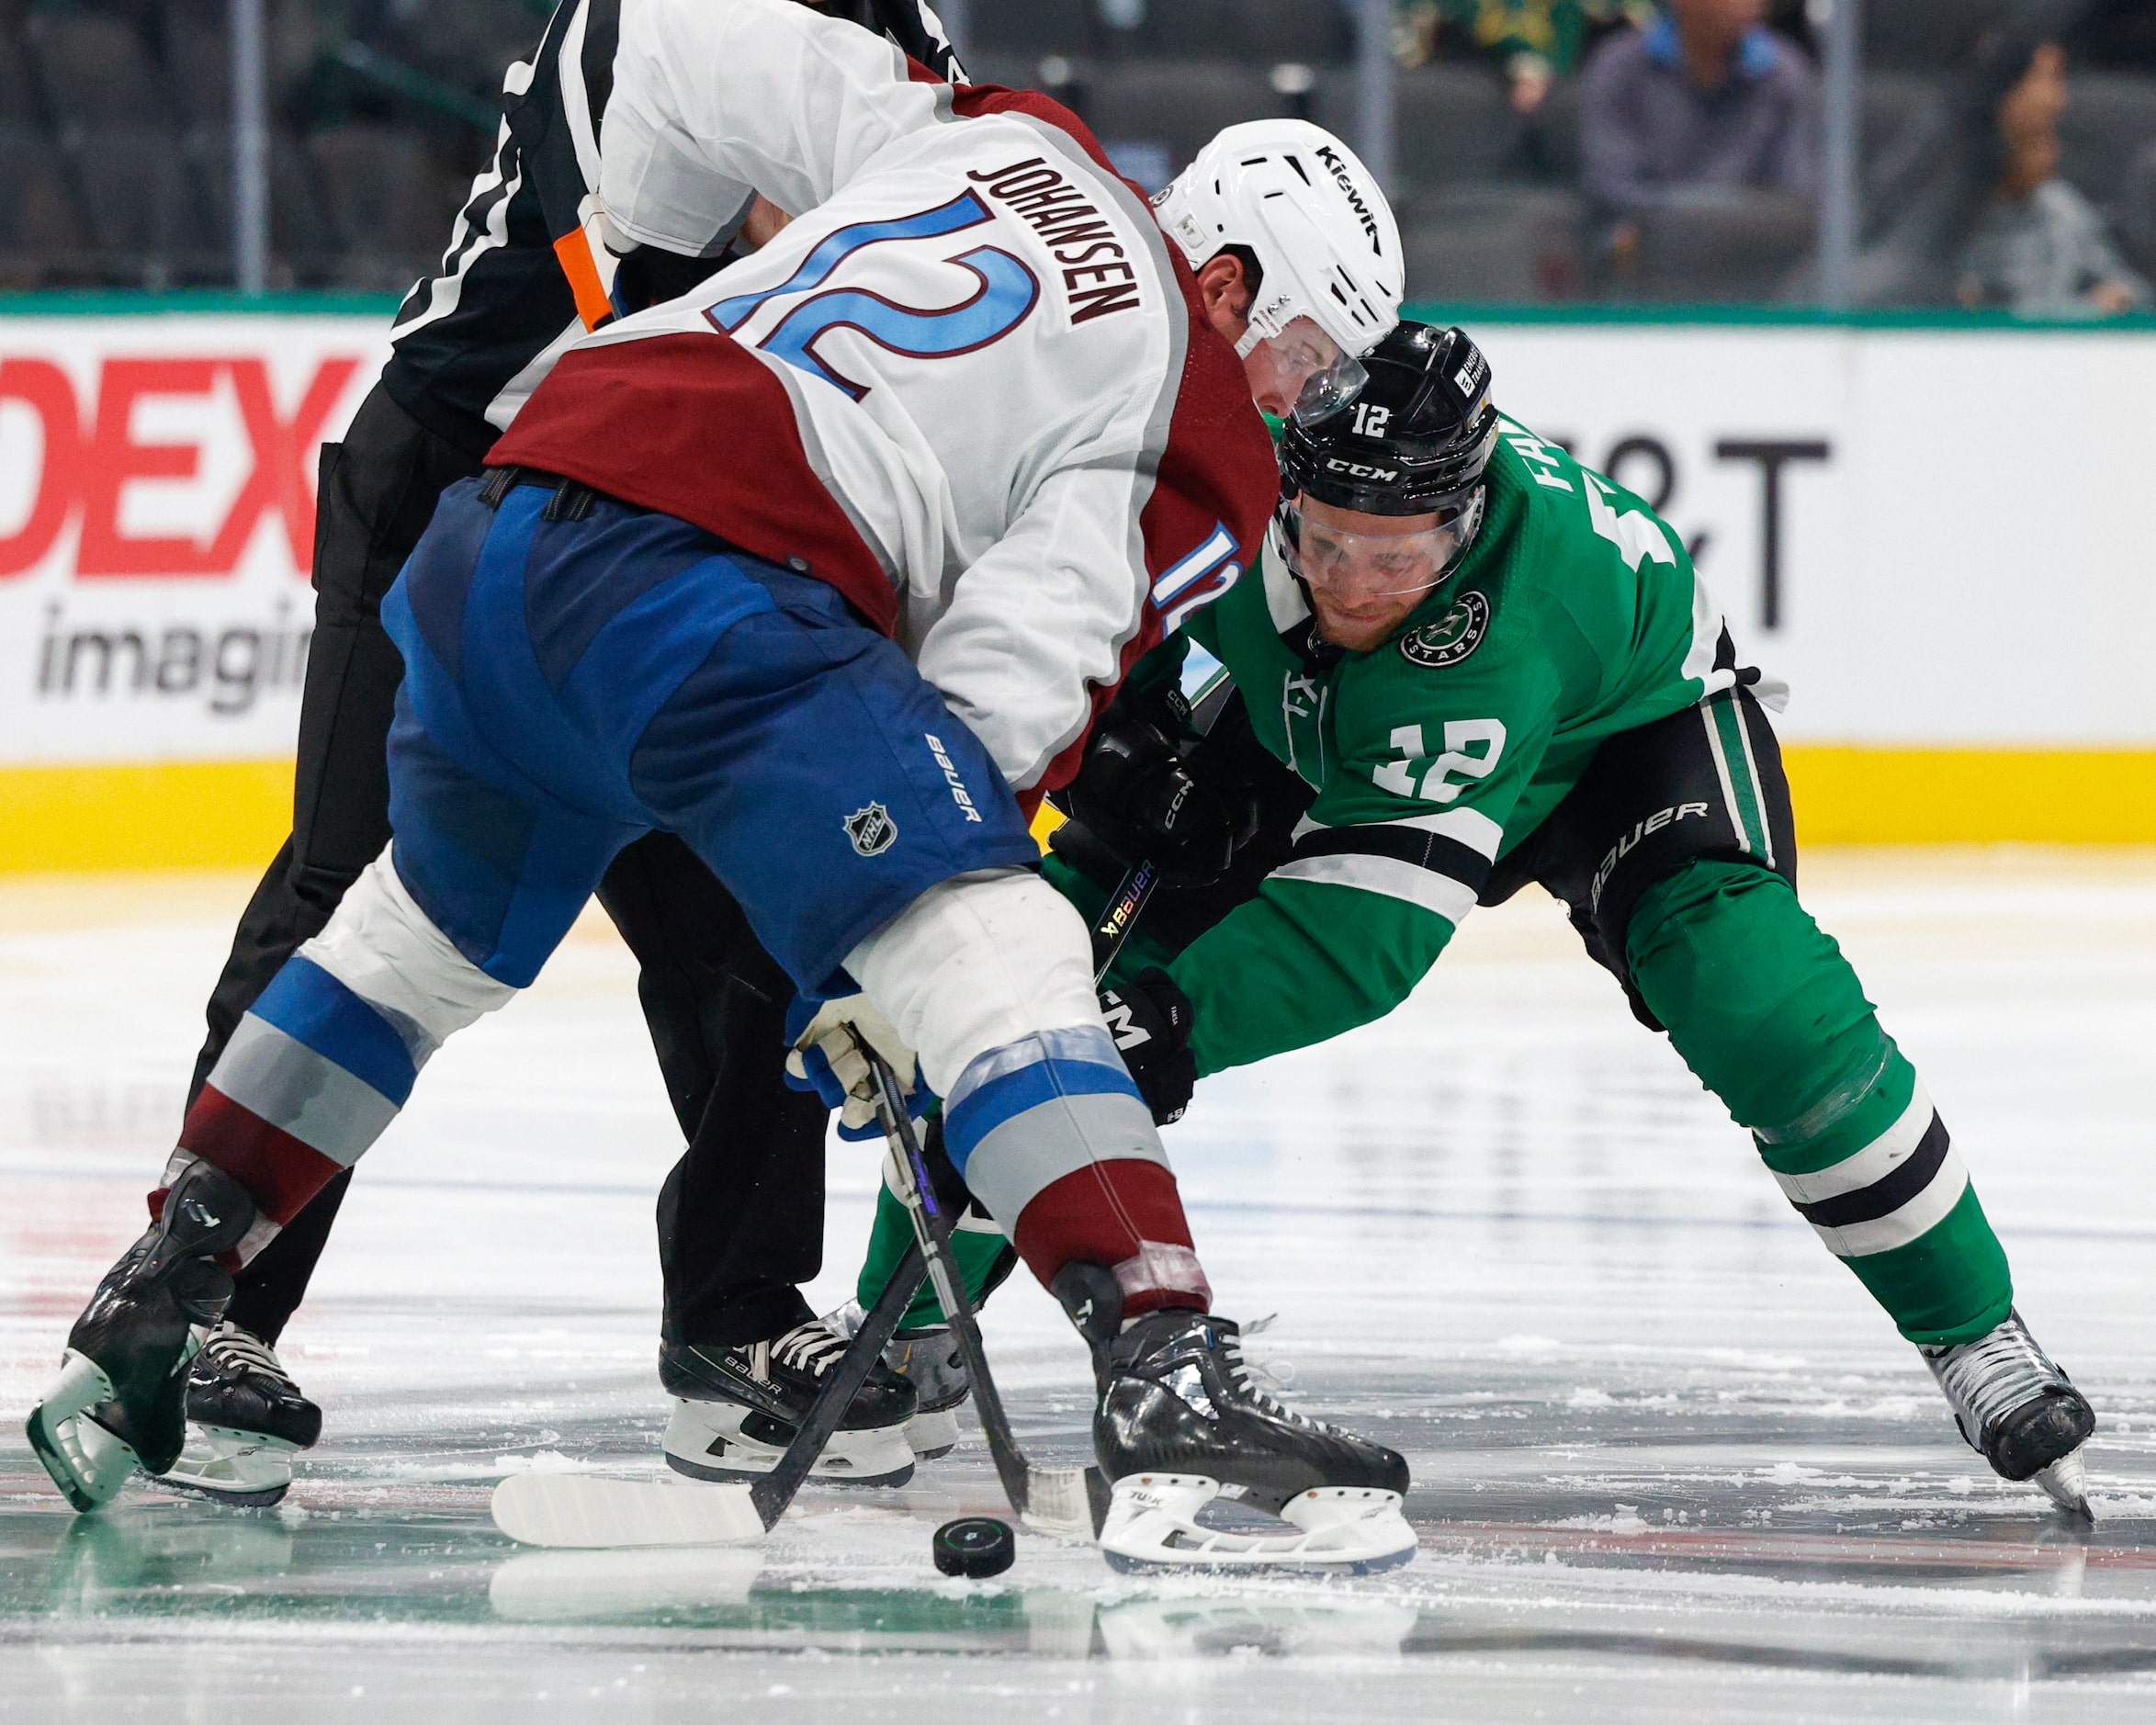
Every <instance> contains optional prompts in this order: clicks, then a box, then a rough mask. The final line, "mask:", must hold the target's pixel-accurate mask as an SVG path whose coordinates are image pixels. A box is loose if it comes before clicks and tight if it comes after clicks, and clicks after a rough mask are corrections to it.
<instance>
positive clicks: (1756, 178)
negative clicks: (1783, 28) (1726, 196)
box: [1580, 0, 1821, 275]
mask: <svg viewBox="0 0 2156 1725" xmlns="http://www.w3.org/2000/svg"><path fill="white" fill-rule="evenodd" d="M1766 10H1767V7H1766V0H1663V6H1662V9H1661V12H1660V14H1659V15H1658V16H1657V17H1655V18H1654V21H1653V22H1652V23H1650V24H1649V25H1648V27H1647V28H1645V29H1638V30H1624V31H1620V32H1619V33H1618V34H1616V35H1614V36H1612V37H1610V38H1609V39H1607V40H1605V41H1604V42H1602V43H1601V44H1600V45H1599V46H1598V47H1597V48H1596V50H1595V51H1594V52H1593V53H1592V54H1591V55H1590V56H1589V57H1588V60H1587V68H1586V76H1585V79H1584V81H1583V85H1582V89H1581V97H1580V174H1581V179H1582V181H1583V190H1584V191H1585V192H1586V198H1587V202H1588V205H1589V207H1590V209H1592V211H1593V213H1594V215H1595V217H1596V219H1597V221H1598V222H1599V223H1600V224H1601V228H1602V238H1603V242H1604V243H1605V245H1606V246H1607V247H1608V254H1609V261H1610V262H1611V264H1612V265H1614V266H1615V268H1616V270H1617V271H1618V273H1619V274H1620V275H1622V274H1625V273H1628V272H1629V270H1630V269H1631V265H1632V264H1633V263H1634V261H1635V260H1636V258H1637V254H1638V249H1639V229H1638V226H1637V225H1636V224H1637V220H1638V218H1639V217H1641V216H1642V215H1643V214H1645V213H1646V212H1647V211H1649V210H1651V209H1654V208H1655V207H1656V206H1657V205H1659V204H1661V203H1664V202H1665V201H1666V200H1668V199H1669V198H1670V197H1672V196H1673V195H1676V194H1680V193H1681V192H1682V191H1683V190H1684V189H1685V188H1688V187H1692V186H1729V187H1740V188H1749V189H1753V190H1757V191H1774V192H1791V193H1795V194H1798V195H1799V196H1800V197H1808V198H1809V197H1817V196H1818V190H1819V164H1820V147H1821V145H1820V96H1819V80H1818V77H1817V74H1816V73H1814V72H1813V70H1812V65H1811V63H1810V62H1808V61H1806V59H1805V58H1804V56H1803V54H1802V53H1801V52H1800V51H1798V50H1797V49H1796V48H1795V47H1794V46H1793V45H1792V44H1791V43H1789V41H1788V40H1786V39H1783V38H1781V37H1778V36H1777V35H1776V34H1775V33H1774V32H1773V31H1771V30H1769V29H1768V28H1767V27H1766V25H1765V23H1764V22H1763V21H1762V20H1763V19H1764V18H1765V17H1766Z"/></svg>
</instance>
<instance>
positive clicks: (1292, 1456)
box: [1056, 1265, 1415, 1574]
mask: <svg viewBox="0 0 2156 1725" xmlns="http://www.w3.org/2000/svg"><path fill="white" fill-rule="evenodd" d="M1073 1269H1076V1270H1078V1271H1079V1272H1080V1274H1079V1275H1078V1277H1073V1276H1072V1270H1073ZM1087 1284H1090V1286H1088V1285H1087ZM1056 1292H1057V1294H1058V1296H1059V1297H1061V1298H1063V1300H1064V1303H1065V1306H1066V1308H1067V1309H1069V1310H1071V1311H1072V1313H1073V1315H1074V1316H1077V1317H1078V1320H1079V1327H1080V1328H1081V1329H1085V1330H1087V1331H1088V1332H1089V1334H1091V1335H1092V1336H1095V1337H1096V1338H1098V1337H1099V1336H1101V1332H1102V1331H1103V1330H1106V1329H1112V1324H1111V1323H1109V1322H1107V1321H1105V1313H1106V1312H1108V1311H1112V1309H1113V1308H1114V1306H1115V1305H1116V1304H1117V1303H1118V1302H1117V1300H1116V1295H1115V1284H1114V1280H1113V1279H1112V1277H1109V1276H1107V1275H1106V1274H1105V1272H1100V1271H1096V1270H1094V1268H1093V1267H1092V1266H1089V1265H1086V1266H1073V1267H1070V1268H1067V1269H1066V1271H1065V1273H1064V1275H1063V1276H1060V1277H1058V1278H1057V1285H1056ZM1074 1296H1075V1297H1074ZM1094 1357H1095V1361H1096V1364H1097V1368H1098V1372H1099V1380H1100V1390H1101V1404H1100V1409H1099V1411H1098V1412H1097V1413H1096V1414H1095V1415H1094V1416H1093V1451H1094V1454H1095V1455H1096V1456H1097V1457H1098V1458H1099V1460H1100V1463H1101V1472H1102V1473H1104V1474H1105V1475H1106V1476H1107V1477H1108V1479H1109V1481H1110V1482H1111V1487H1112V1504H1111V1505H1110V1508H1109V1511H1108V1516H1107V1520H1106V1521H1105V1523H1104V1524H1103V1525H1102V1527H1101V1552H1102V1554H1103V1555H1104V1556H1105V1557H1106V1558H1107V1559H1108V1562H1110V1564H1111V1565H1112V1566H1113V1567H1114V1568H1116V1569H1120V1570H1126V1571H1127V1570H1140V1569H1146V1568H1150V1567H1155V1566H1159V1565H1169V1566H1179V1567H1201V1568H1215V1569H1220V1568H1232V1569H1257V1568H1276V1567H1277V1568H1293V1569H1302V1570H1308V1569H1319V1570H1334V1571H1346V1572H1349V1573H1358V1574H1360V1573H1369V1572H1371V1571H1374V1570H1383V1569H1392V1568H1394V1567H1396V1566H1397V1565H1399V1564H1402V1563H1406V1562H1412V1561H1413V1559H1414V1556H1415V1530H1414V1529H1413V1528H1410V1527H1409V1526H1408V1525H1407V1520H1406V1517H1405V1516H1403V1515H1402V1514H1401V1513H1400V1506H1401V1503H1402V1501H1403V1499H1404V1498H1405V1495H1406V1492H1407V1463H1406V1462H1405V1461H1404V1460H1402V1459H1401V1458H1400V1457H1399V1456H1398V1455H1396V1454H1394V1452H1393V1451H1392V1450H1390V1449H1386V1448H1385V1447H1384V1446H1383V1444H1375V1443H1371V1442H1370V1441H1369V1440H1368V1439H1367V1438H1362V1437H1355V1436H1353V1435H1352V1434H1350V1433H1348V1432H1344V1431H1341V1430H1339V1429H1338V1427H1336V1426H1326V1425H1324V1424H1321V1423H1320V1422H1318V1421H1316V1420H1313V1419H1306V1418H1304V1416H1303V1415H1300V1414H1296V1413H1293V1412H1292V1411H1291V1410H1289V1409H1288V1408H1285V1407H1283V1406H1281V1404H1279V1403H1278V1402H1276V1401H1274V1400H1273V1399H1272V1398H1271V1397H1270V1396H1268V1395H1266V1394H1264V1393H1262V1392H1259V1390H1257V1389H1256V1388H1254V1387H1253V1386H1252V1384H1251V1382H1250V1369H1249V1367H1248V1366H1247V1364H1246V1363H1245V1362H1244V1359H1243V1354H1242V1340H1241V1334H1240V1332H1239V1331H1238V1330H1237V1328H1236V1325H1234V1324H1233V1323H1232V1322H1230V1321H1229V1320H1228V1319H1226V1318H1223V1317H1217V1316H1213V1315H1212V1314H1210V1313H1202V1312H1193V1311H1187V1310H1170V1311H1166V1312H1154V1313H1147V1314H1146V1316H1144V1317H1141V1318H1139V1319H1138V1320H1137V1321H1136V1322H1135V1323H1134V1324H1133V1325H1131V1326H1130V1328H1129V1329H1127V1330H1124V1331H1123V1332H1122V1333H1121V1334H1120V1335H1112V1336H1109V1337H1108V1338H1107V1339H1105V1340H1100V1339H1096V1342H1095V1356H1094Z"/></svg>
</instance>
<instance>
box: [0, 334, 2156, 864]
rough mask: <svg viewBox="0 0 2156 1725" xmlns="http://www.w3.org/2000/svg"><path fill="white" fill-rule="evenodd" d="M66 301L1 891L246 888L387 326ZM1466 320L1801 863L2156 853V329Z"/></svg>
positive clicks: (276, 803)
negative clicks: (2150, 498)
mask: <svg viewBox="0 0 2156 1725" xmlns="http://www.w3.org/2000/svg"><path fill="white" fill-rule="evenodd" d="M84 303H85V302H83V301H66V300H53V299H46V300H40V299H34V298H33V299H18V300H17V301H16V302H15V306H16V310H15V312H14V314H13V315H0V806H5V808H6V813H7V818H6V820H5V821H0V868H16V869H22V868H40V867H45V868H51V867H110V866H130V865H140V864H143V863H159V862H163V863H243V862H254V861H256V860H258V859H259V858H260V857H262V856H263V855H265V854H266V853H267V851H270V850H272V849H274V848H275V845H276V843H277V839H278V837H279V836H280V835H281V833H282V832H283V830H284V829H285V826H286V822H287V816H286V805H287V803H288V795H289V777H288V768H287V767H286V766H285V765H284V764H283V763H284V761H285V759H286V757H287V756H288V753H289V750H290V746H291V738H292V734H293V730H294V727H295V724H296V720H297V715H298V706H299V689H300V684H301V681H302V678H303V676H304V672H305V665H306V657H307V651H308V645H309V635H310V622H311V611H310V602H311V594H310V592H309V590H308V586H307V580H306V568H307V563H308V560H309V547H310V545H311V543H312V535H313V500H312V485H313V478H314V471H315V462H316V457H317V451H318V449H319V446H320V445H321V443H322V440H323V439H324V438H325V437H333V436H335V435H336V434H338V432H339V431H340V430H341V429H342V427H343V426H344V423H345V422H346V421H347V420H348V419H349V417H350V415H351V413H352V412H353V411H354V409H355V408H356V405H357V403H358V401H359V400H360V399H361V398H362V397H363V396H364V394H365V393H366V390H367V388H368V386H369V385H370V383H371V382H372V380H373V378H374V376H375V375H376V373H377V372H378V369H379V366H380V364H381V360H382V357H383V355H384V354H385V353H386V351H387V348H386V334H387V328H386V325H387V311H388V307H387V306H386V305H384V306H379V307H377V306H373V305H368V306H367V307H365V309H364V310H353V309H346V310H324V309H322V303H321V302H312V301H306V300H293V301H279V302H272V304H271V309H269V310H261V311H256V312H248V313H242V312H239V311H236V310H231V309H230V308H229V306H228V307H227V308H225V309H220V310H192V311H189V310H175V311H168V312H161V313H158V314H155V315H130V314H126V313H114V312H111V311H110V310H109V309H110V307H112V306H113V305H114V304H116V303H117V304H122V305H125V304H133V303H141V302H135V301H117V302H116V301H111V300H99V301H95V302H92V303H96V304H97V305H98V306H100V307H102V308H105V309H106V311H105V314H100V315H85V314H82V313H81V312H80V310H79V308H80V307H81V306H82V305H83V304H84ZM181 303H183V304H186V303H189V302H181ZM26 308H27V309H26ZM40 308H44V309H43V310H40ZM1468 321H1469V322H1470V323H1471V325H1472V326H1473V328H1474V330H1475V332H1476V333H1477V334H1478V336H1480V337H1481V339H1482V340H1483V341H1484V344H1485V345H1486V347H1487V349H1488V352H1489V354H1490V356H1491V359H1492V363H1493V366H1494V367H1495V374H1496V380H1497V391H1498V399H1499V401H1500V404H1501V405H1502V406H1503V407H1504V408H1505V409H1506V410H1507V412H1510V413H1512V414H1514V415H1516V416H1517V417H1518V418H1519V419H1520V420H1521V421H1523V422H1524V423H1527V424H1529V425H1530V426H1531V427H1532V428H1533V429H1535V430H1536V431H1537V432H1538V433H1539V434H1541V435H1543V436H1545V437H1548V438H1551V439H1553V440H1558V441H1563V442H1564V443H1566V444H1567V445H1570V446H1571V447H1573V448H1574V449H1575V452H1576V453H1578V454H1579V455H1580V456H1581V457H1583V458H1584V459H1585V460H1586V461H1587V462H1588V463H1589V464H1590V465H1593V466H1597V467H1600V468H1605V469H1606V470H1608V471H1609V473H1610V474H1611V475H1612V477H1614V478H1615V479H1617V480H1618V481H1619V482H1620V483H1621V484H1623V485H1625V486H1626V487H1628V488H1630V489H1631V490H1634V491H1636V492H1638V493H1639V494H1640V495H1641V496H1642V497H1643V498H1645V499H1646V501H1648V502H1650V503H1653V504H1654V505H1656V506H1657V507H1658V508H1659V509H1660V510H1661V511H1662V512H1663V513H1664V514H1665V516H1666V518H1667V519H1668V520H1669V522H1670V523H1671V524H1672V525H1673V526H1674V527H1676V530H1677V531H1678V533H1679V534H1680V535H1681V536H1683V537H1684V539H1685V540H1686V542H1687V544H1688V546H1690V547H1693V550H1694V554H1695V556H1696V558H1697V559H1698V561H1699V567H1700V568H1701V569H1702V570H1703V571H1704V573H1705V574H1706V575H1707V577H1708V579H1709V580H1710V582H1711V584H1712V585H1713V586H1714V588H1715V590H1716V592H1717V594H1718V596H1719V597H1720V598H1721V603H1723V605H1724V607H1725V609H1726V610H1727V612H1728V614H1729V616H1730V619H1731V621H1732V623H1733V626H1735V628H1736V630H1737V632H1738V635H1739V637H1740V641H1741V643H1742V645H1743V646H1744V648H1745V649H1746V651H1747V652H1748V654H1749V655H1750V656H1751V657H1752V658H1754V659H1755V660H1757V661H1758V662H1759V663H1760V664H1761V665H1762V666H1763V667H1764V668H1765V669H1766V670H1767V671H1768V672H1769V673H1770V674H1773V675H1776V676H1779V677H1781V678H1784V679H1786V680H1787V681H1788V682H1789V683H1790V684H1791V686H1792V688H1793V691H1794V695H1793V699H1792V701H1791V704H1790V706H1789V711H1788V713H1787V714H1786V715H1785V716H1784V718H1783V721H1782V728H1783V733H1784V735H1785V737H1786V738H1789V740H1790V742H1791V744H1792V748H1791V757H1790V772H1791V778H1792V781H1793V783H1794V784H1795V787H1796V794H1797V800H1798V815H1799V819H1800V823H1801V825H1802V828H1803V829H1804V831H1805V832H1806V835H1807V836H1808V837H1809V838H1810V839H1812V840H1814V841H1816V840H1823V839H1834V840H1984V839H2021V840H2087V839H2110V840H2144V841H2146V840H2156V681H2152V680H2151V679H2150V678H2149V677H2147V676H2146V675H2145V674H2144V671H2143V669H2142V666H2141V664H2140V657H2141V655H2142V654H2143V653H2144V652H2145V650H2146V649H2145V647H2144V645H2143V644H2144V643H2145V642H2146V641H2148V640H2150V639H2151V638H2156V543H2152V541H2151V538H2150V535H2149V534H2148V532H2147V531H2146V526H2145V523H2144V520H2143V517H2144V515H2145V505H2144V503H2143V501H2142V500H2143V496H2144V493H2145V467H2146V459H2147V451H2148V450H2149V449H2150V447H2156V330H2151V329H2149V328H2142V327H2136V328H2132V329H2123V330H2122V329H2098V328H2093V327H2083V326H2075V327H2060V328H2043V329H2035V328H2022V327H2015V328H2008V327H2002V326H1999V325H1998V324H1997V323H1996V322H1995V321H1992V322H1984V321H1974V322H1971V321H1951V322H1943V323H1934V324H1916V325H1912V324H1910V323H1909V322H1908V321H1906V320H1900V319H1896V320H1888V321H1879V322H1873V323H1864V322H1856V323H1831V322H1820V321H1789V320H1773V319H1767V318H1757V317H1752V318H1737V317H1733V316H1725V317H1722V318H1721V319H1719V320H1714V321H1701V320H1699V319H1691V320H1686V319H1684V318H1683V317H1682V315H1681V314H1671V321H1647V320H1642V319H1637V318H1630V317H1620V316H1609V317H1603V318H1599V319H1597V318H1594V317H1591V316H1585V315H1582V316H1577V317H1571V318H1568V319H1565V320H1548V319H1541V318H1536V319H1532V320H1530V319H1528V318H1526V317H1525V316H1524V315H1523V314H1518V313H1507V312H1504V311H1491V312H1488V313H1486V314H1484V315H1473V314H1469V315H1468ZM834 339H836V338H834Z"/></svg>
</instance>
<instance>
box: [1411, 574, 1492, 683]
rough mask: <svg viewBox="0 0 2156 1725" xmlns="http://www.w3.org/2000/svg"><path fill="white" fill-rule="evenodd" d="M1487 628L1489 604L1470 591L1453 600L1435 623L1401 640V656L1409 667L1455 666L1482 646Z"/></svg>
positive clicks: (1480, 595)
mask: <svg viewBox="0 0 2156 1725" xmlns="http://www.w3.org/2000/svg"><path fill="white" fill-rule="evenodd" d="M1489 626H1490V602H1489V601H1488V600H1487V599H1485V598H1484V596H1483V595H1482V594H1481V593H1479V592H1464V593H1462V594H1461V595H1460V597H1459V598H1457V599H1455V600H1454V601H1453V602H1452V603H1451V606H1450V607H1448V608H1447V610H1446V612H1445V614H1444V615H1443V616H1441V617H1439V619H1438V620H1437V621H1436V622H1435V623H1426V624H1424V625H1423V626H1422V627H1420V628H1419V629H1416V630H1414V631H1413V632H1412V633H1410V634H1407V635H1403V636H1402V637H1400V656H1401V657H1402V658H1403V659H1405V660H1407V661H1408V662H1409V663H1410V664H1415V665H1429V666H1432V667H1437V666H1443V665H1457V664H1458V663H1459V662H1460V661H1461V660H1463V659H1465V658H1466V657H1467V656H1468V655H1469V654H1470V653H1472V652H1473V651H1474V649H1475V648H1478V647H1480V646H1481V645H1482V644H1483V636H1484V633H1485V632H1486V631H1487V630H1488V629H1489Z"/></svg>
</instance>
